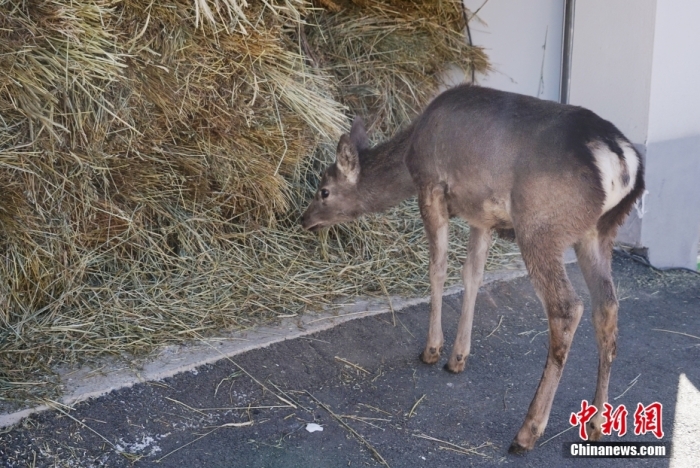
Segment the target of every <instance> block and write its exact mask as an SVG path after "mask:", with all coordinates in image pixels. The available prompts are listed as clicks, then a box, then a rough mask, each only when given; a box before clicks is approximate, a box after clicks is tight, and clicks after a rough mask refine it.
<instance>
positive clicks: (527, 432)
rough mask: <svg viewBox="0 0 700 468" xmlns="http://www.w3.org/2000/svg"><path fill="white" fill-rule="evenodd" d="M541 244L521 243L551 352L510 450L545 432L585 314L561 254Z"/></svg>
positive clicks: (522, 449)
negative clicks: (543, 312)
mask: <svg viewBox="0 0 700 468" xmlns="http://www.w3.org/2000/svg"><path fill="white" fill-rule="evenodd" d="M541 247H542V248H541V249H538V250H539V251H536V252H531V251H528V250H529V248H525V247H524V246H521V251H522V252H523V259H524V260H525V264H526V266H527V269H528V272H529V273H530V279H531V280H532V284H533V286H534V287H535V290H536V291H537V294H538V296H539V297H540V299H541V300H542V303H543V305H544V307H545V310H546V311H547V319H548V321H549V352H548V354H547V361H546V363H545V366H544V372H543V374H542V378H541V380H540V384H539V385H538V387H537V391H536V392H535V397H534V398H533V400H532V403H530V408H529V409H528V411H527V416H526V417H525V421H524V422H523V425H522V427H521V428H520V430H519V431H518V434H517V435H516V436H515V439H514V440H513V443H512V444H511V446H510V448H509V449H508V451H509V452H510V453H523V452H525V451H527V450H531V449H532V448H533V447H534V446H535V442H536V441H537V439H538V438H539V437H540V436H541V435H542V434H543V433H544V430H545V428H546V427H547V421H548V420H549V413H550V411H551V409H552V401H553V400H554V394H555V393H556V391H557V387H558V386H559V380H560V379H561V374H562V371H563V369H564V364H565V363H566V358H567V356H568V354H569V349H570V348H571V342H572V341H573V338H574V333H575V331H576V328H577V327H578V323H579V321H580V320H581V315H582V314H583V303H582V302H581V300H580V299H579V298H578V296H576V293H575V292H574V290H573V287H572V286H571V283H570V282H569V279H568V277H567V275H566V270H565V269H564V264H563V262H562V260H561V258H560V257H559V256H558V255H557V257H556V258H552V254H551V253H550V252H547V247H548V246H541Z"/></svg>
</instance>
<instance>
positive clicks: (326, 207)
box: [301, 117, 369, 231]
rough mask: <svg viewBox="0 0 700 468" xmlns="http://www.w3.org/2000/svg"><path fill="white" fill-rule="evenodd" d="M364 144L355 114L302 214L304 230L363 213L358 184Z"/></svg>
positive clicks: (360, 121) (365, 144)
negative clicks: (347, 131) (350, 126)
mask: <svg viewBox="0 0 700 468" xmlns="http://www.w3.org/2000/svg"><path fill="white" fill-rule="evenodd" d="M368 146H369V145H368V140H367V132H366V131H365V125H364V123H363V122H362V119H361V118H359V117H357V118H355V121H354V122H353V124H352V128H351V130H350V134H344V135H343V136H341V137H340V141H339V142H338V149H337V151H336V158H335V163H333V164H331V165H330V166H328V168H326V170H325V172H324V173H323V177H322V178H321V183H320V184H319V187H318V190H317V191H316V195H315V196H314V198H313V200H312V201H311V204H310V205H309V207H308V208H307V209H306V211H305V212H304V215H303V216H302V222H301V224H302V227H303V228H304V229H308V230H310V231H315V230H317V229H320V228H323V227H327V226H332V225H334V224H338V223H342V222H346V221H352V220H353V219H356V218H357V217H359V216H361V215H362V214H364V213H366V212H367V210H366V209H365V208H364V203H363V200H362V191H361V190H359V188H358V186H359V181H360V178H361V177H362V175H361V173H360V172H361V168H360V152H362V151H365V150H366V149H367V148H368Z"/></svg>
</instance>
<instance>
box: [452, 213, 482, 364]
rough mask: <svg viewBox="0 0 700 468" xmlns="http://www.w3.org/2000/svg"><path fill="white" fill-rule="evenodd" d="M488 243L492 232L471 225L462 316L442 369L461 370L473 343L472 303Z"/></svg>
mask: <svg viewBox="0 0 700 468" xmlns="http://www.w3.org/2000/svg"><path fill="white" fill-rule="evenodd" d="M490 245H491V231H490V230H488V229H481V228H476V227H474V226H470V230H469V243H468V244H467V258H466V259H465V260H464V266H463V267H462V281H463V282H464V297H463V298H462V315H461V316H460V318H459V325H458V326H457V339H456V340H455V345H454V347H453V348H452V354H451V355H450V360H449V361H447V364H445V369H446V370H448V371H450V372H453V373H458V372H462V371H463V370H464V366H465V365H466V363H467V357H468V356H469V352H470V350H471V345H472V322H473V321H474V304H475V303H476V295H477V293H478V292H479V286H481V281H482V280H483V278H484V266H485V265H486V257H487V256H488V253H489V246H490Z"/></svg>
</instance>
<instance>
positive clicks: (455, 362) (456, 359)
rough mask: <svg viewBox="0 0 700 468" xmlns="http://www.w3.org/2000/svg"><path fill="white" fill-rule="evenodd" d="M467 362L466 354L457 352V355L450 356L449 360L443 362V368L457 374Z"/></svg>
mask: <svg viewBox="0 0 700 468" xmlns="http://www.w3.org/2000/svg"><path fill="white" fill-rule="evenodd" d="M466 364H467V356H463V355H461V354H458V355H457V356H451V357H450V360H449V361H447V364H445V370H446V371H447V372H452V373H453V374H459V373H460V372H462V371H463V370H464V367H465V366H466Z"/></svg>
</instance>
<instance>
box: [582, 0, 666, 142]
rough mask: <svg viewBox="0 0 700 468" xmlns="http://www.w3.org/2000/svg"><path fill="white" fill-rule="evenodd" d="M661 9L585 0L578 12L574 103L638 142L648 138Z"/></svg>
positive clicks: (648, 1) (650, 0)
mask: <svg viewBox="0 0 700 468" xmlns="http://www.w3.org/2000/svg"><path fill="white" fill-rule="evenodd" d="M664 1H666V0H661V1H660V3H663V2H664ZM655 10H656V0H581V1H577V2H576V8H575V12H574V38H573V52H572V57H573V58H572V63H571V85H570V93H569V103H570V104H574V105H580V106H584V107H587V108H589V109H591V110H592V111H594V112H595V113H597V114H598V115H600V116H601V117H603V118H604V119H606V120H609V121H611V122H612V123H614V124H615V125H616V126H617V127H618V128H619V129H620V130H621V131H622V133H624V134H625V135H626V136H627V138H629V139H630V140H631V141H632V142H634V143H646V138H647V130H648V128H647V127H648V116H649V93H650V89H651V68H652V50H653V48H654V15H655Z"/></svg>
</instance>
